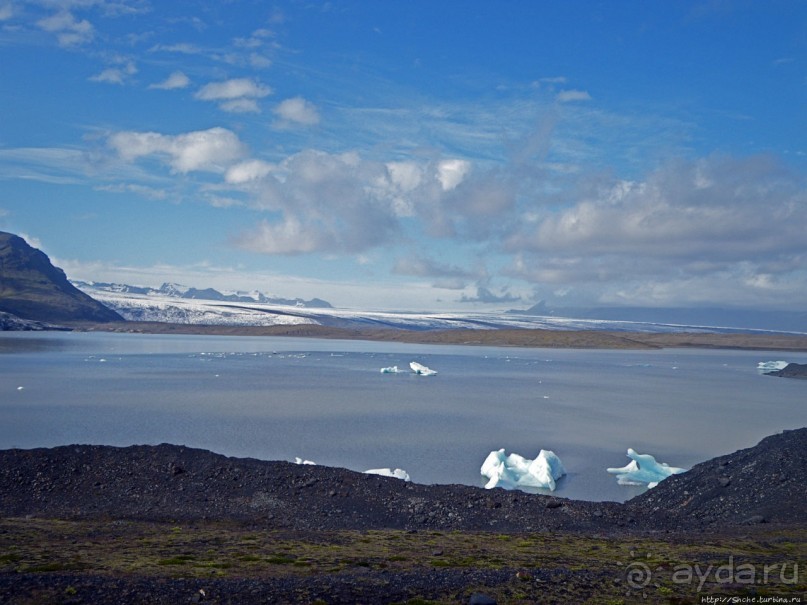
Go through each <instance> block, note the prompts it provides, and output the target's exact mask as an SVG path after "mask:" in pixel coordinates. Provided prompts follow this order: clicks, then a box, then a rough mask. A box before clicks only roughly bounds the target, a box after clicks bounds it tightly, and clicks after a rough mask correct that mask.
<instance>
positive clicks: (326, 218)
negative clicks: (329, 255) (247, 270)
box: [229, 150, 399, 254]
mask: <svg viewBox="0 0 807 605" xmlns="http://www.w3.org/2000/svg"><path fill="white" fill-rule="evenodd" d="M270 172H271V174H270V175H269V176H268V177H267V178H265V179H263V180H262V181H261V182H260V185H259V187H257V188H256V189H255V190H254V191H255V192H256V195H257V198H258V201H257V204H258V207H259V208H260V209H263V210H267V211H270V212H272V213H275V214H279V215H280V219H279V220H277V221H272V222H269V221H264V222H262V223H261V224H259V225H258V226H257V227H256V228H255V229H253V230H252V231H248V232H246V233H244V234H242V235H241V236H240V237H238V238H236V242H237V243H238V245H240V246H241V247H244V248H247V249H250V250H253V251H257V252H262V253H267V254H299V253H303V252H313V251H327V252H337V253H357V252H361V251H363V250H366V249H369V248H372V247H374V246H378V245H380V244H382V243H387V242H389V241H390V240H391V239H393V238H394V237H395V235H396V233H397V231H398V228H399V225H398V223H397V220H396V216H395V212H394V210H393V208H392V205H391V203H390V199H389V198H388V196H386V195H385V194H384V191H383V189H381V188H378V187H371V186H368V183H377V182H379V181H380V180H381V181H383V179H384V176H385V169H384V166H383V164H380V163H377V162H371V161H363V160H362V159H361V158H360V157H359V156H358V154H355V153H343V154H329V153H325V152H321V151H315V150H307V151H303V152H300V153H298V154H295V155H293V156H290V157H289V158H287V159H286V160H284V161H283V162H282V163H281V164H279V165H278V166H276V167H271V168H270V167H269V166H268V165H266V164H259V163H247V164H245V165H243V166H241V167H236V168H235V169H233V171H231V173H230V175H229V176H230V178H231V179H234V180H235V181H241V182H246V181H248V180H250V179H251V177H253V176H256V175H259V174H262V173H266V174H268V173H270Z"/></svg>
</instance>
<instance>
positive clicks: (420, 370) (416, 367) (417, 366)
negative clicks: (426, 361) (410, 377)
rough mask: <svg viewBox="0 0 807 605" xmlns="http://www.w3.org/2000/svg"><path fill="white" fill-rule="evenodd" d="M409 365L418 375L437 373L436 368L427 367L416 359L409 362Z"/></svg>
mask: <svg viewBox="0 0 807 605" xmlns="http://www.w3.org/2000/svg"><path fill="white" fill-rule="evenodd" d="M409 367H410V368H412V371H413V372H414V373H415V374H417V375H418V376H434V375H435V374H437V371H436V370H432V369H431V368H427V367H426V366H424V365H423V364H420V363H418V362H417V361H411V362H409Z"/></svg>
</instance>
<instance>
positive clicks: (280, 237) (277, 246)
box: [236, 216, 330, 254]
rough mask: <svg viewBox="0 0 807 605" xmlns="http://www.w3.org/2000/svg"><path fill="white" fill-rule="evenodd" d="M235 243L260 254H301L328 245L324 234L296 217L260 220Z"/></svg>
mask: <svg viewBox="0 0 807 605" xmlns="http://www.w3.org/2000/svg"><path fill="white" fill-rule="evenodd" d="M236 244H237V245H238V246H239V247H241V248H244V249H246V250H252V251H253V252H259V253H261V254H303V253H307V252H315V251H317V250H321V249H323V248H325V247H329V244H330V242H326V241H325V237H324V234H323V233H322V232H320V231H317V230H315V229H310V228H309V227H308V226H304V225H303V224H302V223H301V222H300V221H299V219H297V217H294V216H290V217H287V218H286V219H285V220H284V221H283V222H281V223H269V222H268V221H262V222H261V223H260V224H259V225H258V226H257V227H256V228H255V229H253V230H251V231H249V232H247V233H244V234H242V235H241V236H240V237H239V238H238V239H237V242H236Z"/></svg>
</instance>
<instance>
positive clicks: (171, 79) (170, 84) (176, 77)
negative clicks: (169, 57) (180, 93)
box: [149, 71, 191, 90]
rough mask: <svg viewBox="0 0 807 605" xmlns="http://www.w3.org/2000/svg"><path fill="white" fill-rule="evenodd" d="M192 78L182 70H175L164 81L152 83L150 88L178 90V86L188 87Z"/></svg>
mask: <svg viewBox="0 0 807 605" xmlns="http://www.w3.org/2000/svg"><path fill="white" fill-rule="evenodd" d="M190 83H191V80H190V78H189V77H188V76H186V75H185V74H184V73H182V72H181V71H175V72H173V73H172V74H171V75H170V76H168V77H167V78H166V79H165V80H163V81H162V82H158V83H157V84H151V85H150V86H149V88H156V89H158V90H176V89H178V88H187V87H188V86H189V85H190Z"/></svg>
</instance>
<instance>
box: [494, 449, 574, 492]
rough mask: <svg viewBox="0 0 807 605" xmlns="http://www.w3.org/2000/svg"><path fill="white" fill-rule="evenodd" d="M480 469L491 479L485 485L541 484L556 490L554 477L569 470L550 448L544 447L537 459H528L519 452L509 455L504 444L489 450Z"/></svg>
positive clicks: (537, 485) (560, 475) (543, 486)
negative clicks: (494, 449) (502, 446)
mask: <svg viewBox="0 0 807 605" xmlns="http://www.w3.org/2000/svg"><path fill="white" fill-rule="evenodd" d="M481 473H482V475H484V476H485V477H487V478H488V479H489V481H488V482H487V484H486V485H485V489H492V488H494V487H503V488H504V489H521V488H523V487H538V488H543V489H548V490H552V491H554V490H555V481H557V480H558V479H560V478H561V477H562V476H563V475H565V474H566V469H564V468H563V464H562V463H561V461H560V458H558V457H557V456H556V455H555V453H554V452H552V451H549V450H541V451H540V452H539V453H538V457H537V458H536V459H535V460H528V459H526V458H524V457H522V456H519V455H518V454H510V455H509V456H506V455H505V453H504V448H502V449H500V450H498V451H494V452H491V453H490V454H488V457H487V458H485V462H484V463H482V469H481Z"/></svg>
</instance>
